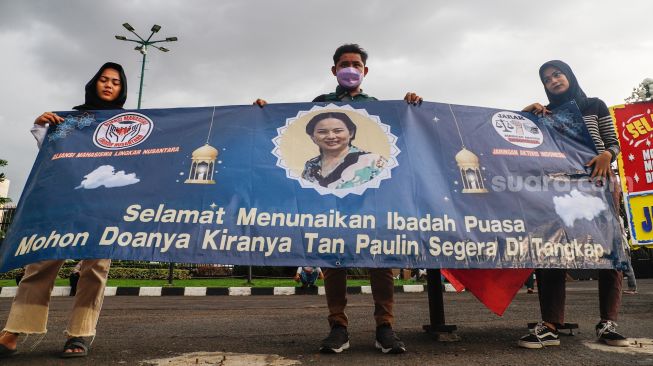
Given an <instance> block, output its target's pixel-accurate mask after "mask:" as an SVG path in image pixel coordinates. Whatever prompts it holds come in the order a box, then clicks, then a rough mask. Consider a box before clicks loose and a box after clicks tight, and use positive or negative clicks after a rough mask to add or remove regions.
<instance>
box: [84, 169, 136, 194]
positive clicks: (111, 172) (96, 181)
mask: <svg viewBox="0 0 653 366" xmlns="http://www.w3.org/2000/svg"><path fill="white" fill-rule="evenodd" d="M140 181H141V180H140V179H138V178H136V173H129V174H126V173H125V171H124V170H120V171H117V172H116V168H114V167H112V166H111V165H102V166H99V167H97V168H96V169H95V170H94V171H92V172H90V173H88V174H87V175H85V176H84V180H82V182H81V183H80V184H79V186H77V187H75V189H79V188H84V189H95V188H98V187H102V186H105V187H106V188H115V187H124V186H128V185H130V184H136V183H138V182H140Z"/></svg>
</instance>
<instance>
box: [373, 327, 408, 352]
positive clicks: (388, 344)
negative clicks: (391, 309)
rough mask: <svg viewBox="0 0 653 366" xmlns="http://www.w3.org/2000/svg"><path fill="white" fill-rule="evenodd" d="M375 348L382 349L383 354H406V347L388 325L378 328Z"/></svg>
mask: <svg viewBox="0 0 653 366" xmlns="http://www.w3.org/2000/svg"><path fill="white" fill-rule="evenodd" d="M374 347H376V348H377V349H380V350H381V352H383V353H393V354H398V353H404V352H406V345H405V344H404V342H402V341H401V340H400V339H399V337H397V335H396V334H395V332H394V330H392V327H391V326H390V325H388V324H383V325H380V326H378V327H376V342H375V343H374Z"/></svg>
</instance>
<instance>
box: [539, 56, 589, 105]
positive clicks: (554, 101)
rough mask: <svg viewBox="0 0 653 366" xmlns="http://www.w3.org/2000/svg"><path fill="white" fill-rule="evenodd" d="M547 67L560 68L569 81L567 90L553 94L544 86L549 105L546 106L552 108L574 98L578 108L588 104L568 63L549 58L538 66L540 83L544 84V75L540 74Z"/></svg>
mask: <svg viewBox="0 0 653 366" xmlns="http://www.w3.org/2000/svg"><path fill="white" fill-rule="evenodd" d="M548 67H554V68H556V69H558V70H560V72H562V73H563V74H564V75H565V76H566V77H567V80H568V81H569V89H567V91H566V92H564V93H562V94H559V95H555V94H552V93H550V92H549V91H548V90H547V89H546V86H544V91H546V96H547V98H549V105H548V106H547V108H548V109H554V108H557V107H559V106H561V105H562V104H564V103H567V102H569V101H572V100H575V101H576V104H577V105H578V108H580V110H581V111H583V110H584V109H585V107H586V106H587V105H588V101H587V95H585V92H583V89H581V88H580V85H578V80H576V75H574V72H573V71H571V67H569V65H567V64H566V63H564V62H562V61H560V60H551V61H548V62H545V63H544V65H542V66H540V80H541V81H542V84H544V77H543V75H542V74H543V73H544V70H545V69H546V68H548Z"/></svg>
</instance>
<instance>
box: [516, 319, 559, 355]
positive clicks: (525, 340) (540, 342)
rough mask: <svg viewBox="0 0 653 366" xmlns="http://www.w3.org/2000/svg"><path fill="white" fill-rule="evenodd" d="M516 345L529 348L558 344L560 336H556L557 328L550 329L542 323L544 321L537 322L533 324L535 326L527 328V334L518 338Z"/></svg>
mask: <svg viewBox="0 0 653 366" xmlns="http://www.w3.org/2000/svg"><path fill="white" fill-rule="evenodd" d="M517 345H519V347H521V348H529V349H538V348H544V347H548V346H559V345H560V338H559V336H558V330H556V329H551V328H549V327H547V326H546V325H544V323H542V322H539V323H537V325H535V328H533V329H530V330H529V333H528V334H527V335H525V336H523V337H521V338H519V342H517Z"/></svg>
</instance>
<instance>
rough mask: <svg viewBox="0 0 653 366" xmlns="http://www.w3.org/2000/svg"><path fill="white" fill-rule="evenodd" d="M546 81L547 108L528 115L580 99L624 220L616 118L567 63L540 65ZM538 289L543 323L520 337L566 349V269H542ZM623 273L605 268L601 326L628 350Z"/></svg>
mask: <svg viewBox="0 0 653 366" xmlns="http://www.w3.org/2000/svg"><path fill="white" fill-rule="evenodd" d="M539 74H540V80H541V81H542V84H544V90H545V91H546V95H547V97H548V99H549V105H547V106H546V107H544V106H542V105H541V104H539V103H533V104H531V105H529V106H527V107H526V108H524V110H523V111H524V112H531V113H534V114H536V115H540V116H541V115H544V114H550V113H551V112H550V109H553V108H556V107H558V106H560V105H562V104H564V103H567V102H569V101H572V100H573V101H575V102H576V104H577V105H578V107H579V108H580V111H581V113H582V114H583V121H584V122H585V125H586V126H587V129H588V131H589V133H590V135H591V137H592V141H593V142H594V147H596V150H597V151H598V155H596V156H595V157H594V158H593V159H592V160H590V161H589V162H588V163H587V164H586V166H588V167H592V175H591V178H592V179H594V178H600V179H605V178H607V179H608V181H609V184H610V186H611V187H612V188H613V198H615V202H614V203H615V209H616V211H617V216H616V217H615V218H614V219H615V220H619V217H618V212H619V196H620V192H619V189H620V187H619V184H615V182H616V179H615V177H614V173H612V170H611V169H610V164H611V163H612V162H613V161H614V160H615V158H616V156H617V155H618V154H619V152H620V149H619V143H618V141H617V135H616V133H615V130H614V125H613V123H612V117H611V116H610V112H609V111H608V107H607V106H606V104H605V103H604V102H603V101H602V100H601V99H598V98H588V97H587V96H586V95H585V93H584V92H583V90H582V89H581V88H580V85H579V84H578V81H577V80H576V76H575V75H574V73H573V71H572V70H571V68H570V67H569V65H567V64H566V63H564V62H562V61H559V60H553V61H549V62H546V63H545V64H544V65H542V66H541V67H540V71H539ZM535 272H536V277H537V288H538V296H539V300H540V311H541V315H542V321H541V322H539V323H538V324H537V325H536V326H535V328H533V329H532V330H531V332H530V333H529V334H527V335H525V336H523V337H521V338H520V339H519V342H518V345H519V346H520V347H523V348H532V349H537V348H544V347H547V346H558V345H560V339H559V337H558V330H557V325H559V324H564V322H565V320H564V315H565V280H566V274H567V270H565V269H537V270H536V271H535ZM622 281H623V274H622V272H621V271H616V270H614V269H600V270H599V305H600V312H601V320H600V321H599V323H598V324H597V325H596V327H595V330H596V335H597V337H598V339H599V340H600V341H602V342H604V343H606V344H608V345H610V346H620V347H627V346H628V340H627V339H626V338H625V337H624V336H622V335H621V334H619V333H618V332H617V330H616V328H617V323H615V321H616V320H617V315H618V313H619V308H620V307H621V287H622Z"/></svg>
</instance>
